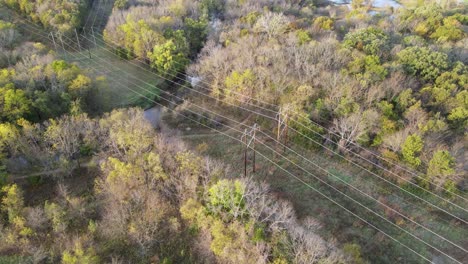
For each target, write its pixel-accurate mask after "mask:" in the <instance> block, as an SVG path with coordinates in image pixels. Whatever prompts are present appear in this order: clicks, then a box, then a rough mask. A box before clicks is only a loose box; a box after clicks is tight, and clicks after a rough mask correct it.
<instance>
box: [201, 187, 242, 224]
mask: <svg viewBox="0 0 468 264" xmlns="http://www.w3.org/2000/svg"><path fill="white" fill-rule="evenodd" d="M208 195H209V198H208V202H209V205H208V208H209V210H210V211H212V212H213V213H215V214H221V215H223V214H227V215H228V216H229V217H233V218H234V219H235V218H238V217H243V216H244V215H245V214H246V211H245V200H244V195H245V185H244V183H243V182H241V181H239V180H235V181H229V180H220V181H219V182H217V183H216V184H215V185H213V186H212V187H211V188H210V189H209V190H208Z"/></svg>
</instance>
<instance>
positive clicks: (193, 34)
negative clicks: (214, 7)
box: [184, 18, 208, 56]
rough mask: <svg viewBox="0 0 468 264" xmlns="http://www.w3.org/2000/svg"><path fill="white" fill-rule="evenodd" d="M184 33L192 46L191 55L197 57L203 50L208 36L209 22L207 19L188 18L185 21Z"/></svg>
mask: <svg viewBox="0 0 468 264" xmlns="http://www.w3.org/2000/svg"><path fill="white" fill-rule="evenodd" d="M184 31H185V37H186V38H187V41H188V43H189V45H190V53H191V55H192V56H195V55H196V54H197V53H198V52H200V50H201V49H202V48H203V44H204V43H205V40H206V37H207V36H208V21H207V20H206V19H199V20H195V19H191V18H186V19H185V20H184Z"/></svg>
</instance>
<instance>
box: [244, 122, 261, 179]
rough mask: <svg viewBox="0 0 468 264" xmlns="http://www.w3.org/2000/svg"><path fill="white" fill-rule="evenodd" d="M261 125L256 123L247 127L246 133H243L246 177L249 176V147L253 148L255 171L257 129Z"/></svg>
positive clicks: (253, 169)
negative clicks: (249, 127)
mask: <svg viewBox="0 0 468 264" xmlns="http://www.w3.org/2000/svg"><path fill="white" fill-rule="evenodd" d="M259 129H260V127H259V126H258V125H257V124H254V125H253V127H252V128H251V129H250V130H248V129H245V130H244V133H243V134H242V137H241V141H242V142H243V143H244V177H247V161H248V159H247V154H248V149H249V148H250V149H252V151H253V153H252V172H253V173H255V165H256V164H255V141H256V140H257V138H256V136H257V130H259ZM247 137H249V138H250V140H249V141H247Z"/></svg>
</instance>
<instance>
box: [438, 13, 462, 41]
mask: <svg viewBox="0 0 468 264" xmlns="http://www.w3.org/2000/svg"><path fill="white" fill-rule="evenodd" d="M443 21H444V25H443V26H440V27H438V28H437V29H436V30H435V32H434V33H432V34H431V36H430V37H431V38H432V39H436V40H437V41H439V42H448V41H458V40H460V39H462V38H464V37H465V35H466V34H465V32H464V31H463V28H462V25H461V23H460V22H459V21H458V20H457V19H456V18H455V17H453V16H452V17H446V18H444V20H443Z"/></svg>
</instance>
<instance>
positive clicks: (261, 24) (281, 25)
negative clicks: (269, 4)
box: [254, 12, 289, 38]
mask: <svg viewBox="0 0 468 264" xmlns="http://www.w3.org/2000/svg"><path fill="white" fill-rule="evenodd" d="M288 26H289V19H288V18H287V17H286V16H285V15H283V14H281V13H272V12H267V13H265V14H263V15H262V16H261V17H260V18H259V19H258V20H257V22H256V23H255V26H254V28H255V30H256V31H257V32H261V33H265V34H267V36H268V38H274V37H277V36H280V35H281V34H283V33H284V32H286V30H287V29H288Z"/></svg>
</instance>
